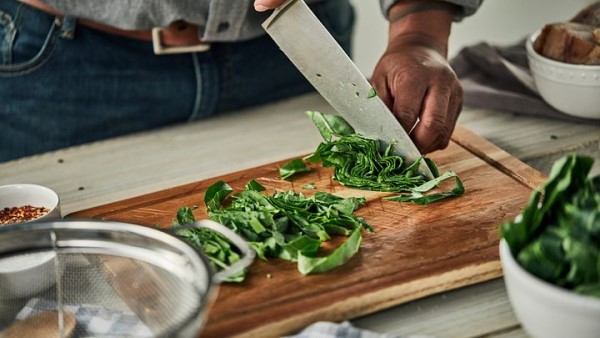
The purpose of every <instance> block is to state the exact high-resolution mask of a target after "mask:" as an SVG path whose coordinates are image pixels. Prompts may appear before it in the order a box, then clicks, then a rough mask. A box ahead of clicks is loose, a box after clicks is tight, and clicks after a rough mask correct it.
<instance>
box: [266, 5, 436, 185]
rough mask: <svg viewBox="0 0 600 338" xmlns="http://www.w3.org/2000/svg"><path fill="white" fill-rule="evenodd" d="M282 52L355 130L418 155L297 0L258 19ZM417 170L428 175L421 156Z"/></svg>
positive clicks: (411, 155)
mask: <svg viewBox="0 0 600 338" xmlns="http://www.w3.org/2000/svg"><path fill="white" fill-rule="evenodd" d="M262 26H263V28H264V29H265V30H266V31H267V33H268V34H269V35H270V36H271V38H273V40H274V41H275V43H277V45H278V46H279V48H280V49H281V50H282V51H283V53H284V54H285V55H286V56H287V57H288V58H289V59H290V61H292V63H293V64H294V65H295V66H296V68H298V70H299V71H300V72H301V73H302V74H303V75H304V76H305V77H306V78H307V79H308V81H309V82H310V83H311V84H312V85H313V86H314V87H315V88H316V89H317V90H318V91H319V93H320V94H321V95H322V96H323V97H324V98H325V100H327V102H329V104H330V105H331V106H332V107H333V108H334V109H335V110H337V112H338V113H339V114H340V115H341V116H343V117H344V118H345V119H346V120H347V121H348V123H350V124H351V125H352V126H353V127H354V128H355V129H356V131H357V132H359V133H361V134H363V135H365V136H367V137H370V138H374V139H379V140H382V143H383V144H382V145H383V146H384V147H387V145H388V144H390V143H394V144H395V147H394V154H395V155H399V156H402V157H403V158H404V159H405V160H407V161H414V160H416V159H418V158H420V157H421V154H420V153H419V150H418V149H417V147H416V146H415V145H414V143H413V142H412V140H411V139H410V137H409V136H408V134H407V133H406V131H405V130H404V129H403V128H402V126H401V125H400V123H399V122H398V121H397V120H396V118H395V117H394V115H393V114H392V112H391V111H390V110H389V109H388V107H387V106H386V105H385V103H383V101H382V100H381V99H380V98H379V97H378V96H377V95H375V93H374V90H373V88H372V87H371V84H370V83H369V81H367V79H366V78H365V77H364V76H363V75H362V74H361V73H360V71H359V70H358V68H357V67H356V65H354V63H353V62H352V60H350V58H349V57H348V55H346V53H345V52H344V50H343V49H342V47H340V45H339V44H338V43H337V42H336V41H335V39H334V38H333V37H332V36H331V34H330V33H329V32H328V31H327V29H326V28H325V27H324V26H323V24H322V23H321V22H320V21H319V19H318V18H317V17H316V16H315V15H314V14H313V12H312V11H311V10H310V8H309V7H308V6H307V5H306V3H305V2H304V1H302V0H288V1H286V2H285V3H284V4H282V5H281V6H279V7H278V8H277V9H276V10H275V11H274V12H273V14H272V15H271V16H270V17H269V18H268V19H267V20H265V22H264V23H263V24H262ZM419 170H420V172H421V173H422V174H424V175H425V176H427V177H428V178H433V175H432V173H431V171H430V170H429V168H428V167H427V165H426V163H425V161H421V165H420V167H419Z"/></svg>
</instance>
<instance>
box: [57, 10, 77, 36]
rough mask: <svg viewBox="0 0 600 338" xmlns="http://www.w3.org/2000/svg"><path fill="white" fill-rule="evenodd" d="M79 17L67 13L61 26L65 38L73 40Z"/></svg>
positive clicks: (61, 34)
mask: <svg viewBox="0 0 600 338" xmlns="http://www.w3.org/2000/svg"><path fill="white" fill-rule="evenodd" d="M76 26H77V19H76V18H75V17H74V16H72V15H65V16H64V18H63V19H62V23H61V26H60V37H61V39H65V40H73V38H75V27H76Z"/></svg>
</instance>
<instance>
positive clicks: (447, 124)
mask: <svg viewBox="0 0 600 338" xmlns="http://www.w3.org/2000/svg"><path fill="white" fill-rule="evenodd" d="M371 82H372V84H373V87H374V88H375V90H376V91H377V94H378V96H379V97H380V98H381V99H382V100H383V102H385V104H386V105H387V106H388V107H389V108H390V110H392V112H393V113H394V115H395V116H396V118H397V119H398V120H399V121H400V124H401V125H402V127H403V128H404V129H405V130H406V131H407V132H408V131H410V130H411V129H412V128H413V126H415V123H417V119H419V123H418V124H417V125H416V126H415V127H414V129H413V130H412V132H411V138H412V139H413V141H414V143H415V145H416V146H417V148H418V149H419V151H420V152H421V153H423V154H425V153H429V152H432V151H435V150H438V149H444V148H446V147H447V146H448V144H449V142H450V136H451V135H452V132H453V131H454V127H455V126H456V120H457V119H458V116H459V113H460V111H461V109H462V88H461V86H460V83H459V81H458V78H457V77H456V74H455V73H454V71H453V70H452V68H451V67H450V65H449V64H448V61H447V60H446V58H445V57H444V55H442V53H441V52H439V51H438V50H436V48H434V47H433V46H431V45H429V44H428V43H427V42H426V41H425V39H423V37H418V36H408V37H405V38H403V39H396V41H394V42H393V43H391V44H390V45H388V48H387V50H386V52H385V53H384V55H383V56H382V57H381V59H380V60H379V63H378V64H377V66H376V67H375V71H374V72H373V77H372V79H371Z"/></svg>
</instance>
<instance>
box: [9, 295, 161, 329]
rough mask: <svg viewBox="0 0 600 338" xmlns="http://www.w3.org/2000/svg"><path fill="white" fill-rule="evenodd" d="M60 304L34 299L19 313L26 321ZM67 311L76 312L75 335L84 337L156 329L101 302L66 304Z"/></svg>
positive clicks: (18, 316) (128, 313)
mask: <svg viewBox="0 0 600 338" xmlns="http://www.w3.org/2000/svg"><path fill="white" fill-rule="evenodd" d="M57 307H58V305H57V303H56V302H54V301H52V300H47V299H41V298H32V299H30V300H29V302H27V304H26V305H25V307H24V308H23V309H22V310H21V311H20V312H19V313H18V314H17V317H16V319H17V320H22V319H25V318H27V317H29V316H31V315H34V314H36V313H38V312H42V311H53V310H56V309H57ZM63 308H64V310H65V311H68V312H71V313H72V314H73V315H75V319H76V321H77V326H76V329H75V333H74V336H73V338H84V337H86V338H87V337H104V338H118V337H125V336H127V337H148V338H150V337H153V334H152V332H151V331H150V329H148V327H147V326H146V325H144V323H143V322H142V321H141V320H140V319H139V318H138V317H137V316H136V315H134V314H133V313H132V312H129V311H116V310H113V309H107V308H104V307H101V306H97V305H90V304H80V305H64V306H63Z"/></svg>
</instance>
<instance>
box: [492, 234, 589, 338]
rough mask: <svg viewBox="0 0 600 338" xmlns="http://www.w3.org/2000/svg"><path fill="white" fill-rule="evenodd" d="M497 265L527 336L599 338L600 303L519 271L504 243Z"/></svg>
mask: <svg viewBox="0 0 600 338" xmlns="http://www.w3.org/2000/svg"><path fill="white" fill-rule="evenodd" d="M500 261H501V263H502V269H503V271H504V282H505V284H506V291H507V293H508V298H509V300H510V303H511V305H512V308H513V310H514V312H515V315H516V316H517V318H518V319H519V321H520V322H521V324H522V325H523V328H524V329H525V331H527V333H529V334H530V335H531V336H532V337H535V338H565V337H577V338H598V337H600V299H598V298H595V297H592V296H584V295H580V294H577V293H575V292H573V291H570V290H567V289H564V288H561V287H558V286H556V285H553V284H550V283H548V282H546V281H543V280H541V279H539V278H537V277H536V276H534V275H532V274H531V273H529V272H527V271H526V270H525V269H523V268H522V267H521V266H520V265H519V264H518V263H517V261H516V260H515V259H514V257H513V255H512V253H511V251H510V248H509V247H508V244H507V243H506V241H505V240H502V241H500Z"/></svg>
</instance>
